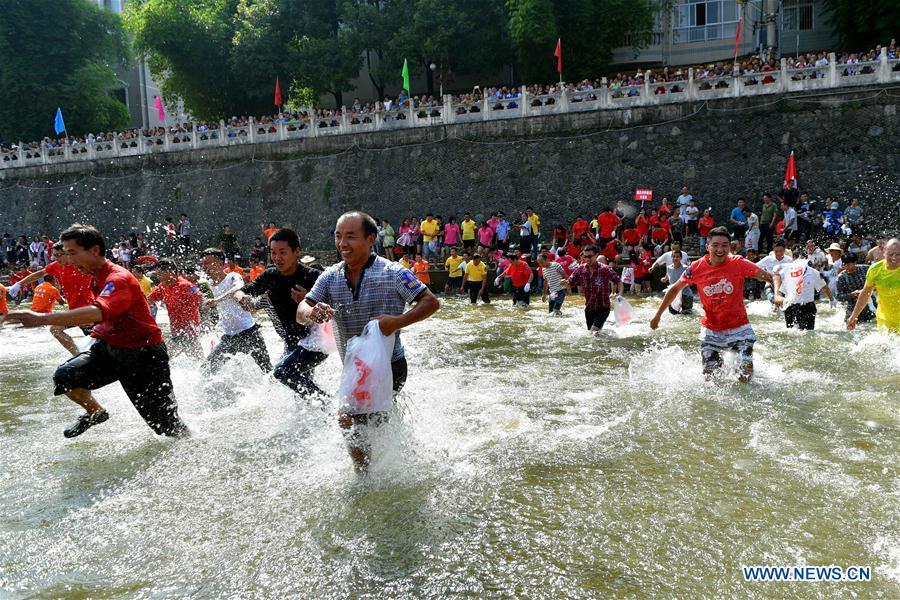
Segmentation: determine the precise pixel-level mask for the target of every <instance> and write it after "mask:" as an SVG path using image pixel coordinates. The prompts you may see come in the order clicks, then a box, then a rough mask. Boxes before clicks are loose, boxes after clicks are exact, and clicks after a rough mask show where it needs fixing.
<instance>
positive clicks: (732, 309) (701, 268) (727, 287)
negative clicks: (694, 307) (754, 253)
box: [681, 256, 760, 331]
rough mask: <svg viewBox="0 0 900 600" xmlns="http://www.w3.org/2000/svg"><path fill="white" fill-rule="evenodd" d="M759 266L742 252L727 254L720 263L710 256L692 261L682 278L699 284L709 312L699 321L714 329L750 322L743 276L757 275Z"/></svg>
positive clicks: (699, 290) (704, 305)
mask: <svg viewBox="0 0 900 600" xmlns="http://www.w3.org/2000/svg"><path fill="white" fill-rule="evenodd" d="M759 270H760V268H759V267H758V266H757V265H755V264H754V263H752V262H750V261H749V260H747V259H746V258H744V257H743V256H728V257H726V259H725V262H724V263H722V264H721V265H719V266H713V265H712V264H710V262H709V260H708V257H705V256H704V257H703V258H700V259H698V260H695V261H694V262H692V263H691V266H690V267H688V268H687V269H686V270H685V271H684V273H682V274H681V281H683V282H685V283H689V284H694V285H696V286H697V293H698V294H699V295H700V303H701V304H703V310H704V311H705V312H706V314H705V315H704V316H703V318H702V319H701V320H700V324H701V325H703V326H704V327H706V328H707V329H711V330H712V331H726V330H728V329H737V328H738V327H742V326H744V325H747V324H748V323H750V321H749V320H748V319H747V309H746V308H745V307H744V280H745V279H747V278H750V277H755V276H756V274H757V273H759Z"/></svg>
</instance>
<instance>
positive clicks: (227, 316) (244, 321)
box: [200, 248, 272, 373]
mask: <svg viewBox="0 0 900 600" xmlns="http://www.w3.org/2000/svg"><path fill="white" fill-rule="evenodd" d="M200 268H202V269H203V272H204V273H206V275H207V277H209V281H210V283H211V284H212V285H213V294H214V297H213V298H211V299H207V300H206V303H207V304H208V305H210V306H216V305H217V306H218V309H219V327H221V329H222V339H220V340H219V343H218V345H217V346H216V347H215V348H213V351H212V352H210V353H209V356H208V357H207V359H206V361H207V363H208V364H209V366H210V370H211V371H212V372H213V373H215V372H216V371H218V370H219V368H221V366H222V365H223V364H224V363H225V359H226V357H228V356H229V355H233V354H249V355H250V356H251V357H252V358H253V360H254V361H256V364H257V365H259V368H260V369H262V370H263V371H265V372H267V373H268V372H269V371H271V370H272V362H271V361H270V360H269V351H268V350H267V349H266V343H265V342H264V341H263V338H262V335H261V334H260V330H259V325H258V324H257V323H256V321H254V320H253V315H251V314H250V313H249V312H247V311H245V310H244V309H243V308H241V307H240V306H239V305H238V303H237V302H236V301H235V300H234V297H233V296H234V294H236V293H237V292H238V291H239V290H240V289H241V288H242V287H244V280H243V278H242V277H241V276H240V275H239V274H237V273H235V272H233V271H232V272H231V273H226V272H225V253H224V252H222V251H221V250H219V249H218V248H207V249H206V250H204V251H203V253H202V254H201V255H200Z"/></svg>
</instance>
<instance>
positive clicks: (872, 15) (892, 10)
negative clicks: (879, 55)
mask: <svg viewBox="0 0 900 600" xmlns="http://www.w3.org/2000/svg"><path fill="white" fill-rule="evenodd" d="M825 8H826V10H827V12H828V18H829V20H830V21H831V23H832V25H833V26H834V30H835V32H836V33H837V34H838V37H840V40H841V44H842V45H843V46H844V48H846V49H848V50H869V49H870V47H874V46H875V44H883V45H887V44H888V43H890V41H891V38H893V37H896V35H897V29H898V25H900V0H825Z"/></svg>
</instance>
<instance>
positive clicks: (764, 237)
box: [759, 223, 775, 254]
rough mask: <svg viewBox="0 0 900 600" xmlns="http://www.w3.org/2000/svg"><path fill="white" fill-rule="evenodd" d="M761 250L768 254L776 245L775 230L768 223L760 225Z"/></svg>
mask: <svg viewBox="0 0 900 600" xmlns="http://www.w3.org/2000/svg"><path fill="white" fill-rule="evenodd" d="M759 233H760V236H759V250H760V251H762V252H765V253H766V254H768V253H769V252H771V251H772V246H773V244H774V243H775V230H773V229H772V227H771V225H768V224H766V223H760V224H759Z"/></svg>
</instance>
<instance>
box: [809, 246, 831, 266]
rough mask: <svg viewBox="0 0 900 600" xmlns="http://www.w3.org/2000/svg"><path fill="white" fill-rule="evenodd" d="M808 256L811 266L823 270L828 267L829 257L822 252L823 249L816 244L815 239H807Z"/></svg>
mask: <svg viewBox="0 0 900 600" xmlns="http://www.w3.org/2000/svg"><path fill="white" fill-rule="evenodd" d="M806 256H807V262H808V263H809V266H810V267H812V268H813V269H816V270H817V271H823V270H825V269H827V268H828V257H827V256H825V253H824V252H822V249H821V248H819V247H818V246H817V245H816V242H815V240H807V241H806Z"/></svg>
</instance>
